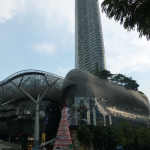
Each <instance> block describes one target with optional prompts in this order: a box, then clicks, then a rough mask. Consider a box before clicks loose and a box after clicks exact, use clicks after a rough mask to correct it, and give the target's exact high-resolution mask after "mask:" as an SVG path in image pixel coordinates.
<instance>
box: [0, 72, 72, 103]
mask: <svg viewBox="0 0 150 150" xmlns="http://www.w3.org/2000/svg"><path fill="white" fill-rule="evenodd" d="M74 84H75V83H74V82H72V81H70V80H67V79H64V78H63V77H60V76H58V75H55V74H52V73H49V72H44V71H39V70H23V71H20V72H17V73H14V74H12V75H11V76H9V77H7V78H6V79H5V80H3V81H1V82H0V104H1V105H2V106H3V105H5V104H7V103H10V102H13V101H16V100H19V101H22V100H27V99H31V100H33V101H35V100H37V99H38V97H39V98H40V99H41V100H42V99H43V98H44V100H48V101H56V102H58V103H61V99H62V92H63V90H64V89H65V88H66V87H68V86H70V85H74ZM35 102H36V101H35Z"/></svg>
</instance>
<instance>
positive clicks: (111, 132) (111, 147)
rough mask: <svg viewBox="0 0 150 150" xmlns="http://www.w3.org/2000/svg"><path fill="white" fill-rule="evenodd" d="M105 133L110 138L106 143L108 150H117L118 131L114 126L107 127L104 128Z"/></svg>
mask: <svg viewBox="0 0 150 150" xmlns="http://www.w3.org/2000/svg"><path fill="white" fill-rule="evenodd" d="M104 130H105V132H106V133H107V134H108V137H107V139H106V142H105V149H106V150H116V142H117V141H116V131H115V128H113V127H112V126H106V127H105V128H104Z"/></svg>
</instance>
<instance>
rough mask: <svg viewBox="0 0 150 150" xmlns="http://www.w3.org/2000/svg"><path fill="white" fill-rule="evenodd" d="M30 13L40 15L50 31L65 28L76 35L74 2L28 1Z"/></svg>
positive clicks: (63, 0) (67, 0)
mask: <svg viewBox="0 0 150 150" xmlns="http://www.w3.org/2000/svg"><path fill="white" fill-rule="evenodd" d="M26 5H27V8H28V10H27V11H28V12H30V13H32V14H35V15H38V17H39V19H41V20H43V21H44V23H45V25H46V27H47V28H48V29H54V28H57V29H58V28H61V27H62V28H63V30H66V31H68V32H72V33H74V22H75V20H74V19H75V15H74V0H42V1H41V0H28V1H26Z"/></svg>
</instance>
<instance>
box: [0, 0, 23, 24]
mask: <svg viewBox="0 0 150 150" xmlns="http://www.w3.org/2000/svg"><path fill="white" fill-rule="evenodd" d="M22 11H25V3H24V0H0V23H5V21H7V20H10V19H13V18H14V16H15V15H16V14H17V13H20V12H22Z"/></svg>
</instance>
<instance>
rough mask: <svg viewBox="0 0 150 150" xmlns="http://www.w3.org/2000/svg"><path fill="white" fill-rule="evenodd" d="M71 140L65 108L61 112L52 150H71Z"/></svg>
mask: <svg viewBox="0 0 150 150" xmlns="http://www.w3.org/2000/svg"><path fill="white" fill-rule="evenodd" d="M72 149H73V147H72V140H71V135H70V130H69V125H68V120H67V114H66V107H64V108H63V110H62V115H61V120H60V123H59V127H58V132H57V136H56V140H55V143H54V147H53V150H72Z"/></svg>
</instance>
